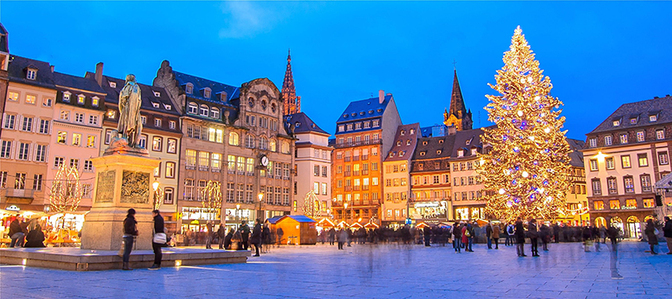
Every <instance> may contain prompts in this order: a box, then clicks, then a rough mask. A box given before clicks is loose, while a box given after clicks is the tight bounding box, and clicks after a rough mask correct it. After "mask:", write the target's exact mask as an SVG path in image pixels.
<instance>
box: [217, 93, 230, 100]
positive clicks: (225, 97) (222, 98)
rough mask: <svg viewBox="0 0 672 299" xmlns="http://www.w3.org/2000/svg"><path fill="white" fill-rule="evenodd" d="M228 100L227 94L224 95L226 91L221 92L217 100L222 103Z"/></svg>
mask: <svg viewBox="0 0 672 299" xmlns="http://www.w3.org/2000/svg"><path fill="white" fill-rule="evenodd" d="M228 98H229V94H227V93H226V91H222V92H220V93H219V100H220V101H222V102H226V100H227V99H228Z"/></svg>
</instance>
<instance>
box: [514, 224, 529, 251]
mask: <svg viewBox="0 0 672 299" xmlns="http://www.w3.org/2000/svg"><path fill="white" fill-rule="evenodd" d="M515 228H516V231H515V236H516V242H517V245H516V246H517V247H516V252H517V253H518V256H519V257H524V256H527V255H525V227H523V220H521V219H520V217H518V219H517V221H516V226H515Z"/></svg>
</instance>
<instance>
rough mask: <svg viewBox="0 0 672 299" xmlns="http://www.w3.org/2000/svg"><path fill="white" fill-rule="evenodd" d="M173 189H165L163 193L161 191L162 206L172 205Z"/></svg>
mask: <svg viewBox="0 0 672 299" xmlns="http://www.w3.org/2000/svg"><path fill="white" fill-rule="evenodd" d="M174 192H175V191H173V188H166V189H165V191H163V204H166V205H172V204H173V196H174V195H173V193H174Z"/></svg>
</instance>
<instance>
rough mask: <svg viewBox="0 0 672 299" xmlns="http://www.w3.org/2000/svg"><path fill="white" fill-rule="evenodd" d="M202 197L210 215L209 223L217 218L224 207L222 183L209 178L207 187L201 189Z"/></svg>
mask: <svg viewBox="0 0 672 299" xmlns="http://www.w3.org/2000/svg"><path fill="white" fill-rule="evenodd" d="M201 198H202V199H203V201H202V204H203V209H204V210H205V212H206V213H207V215H208V223H210V220H211V219H215V218H216V217H217V212H218V211H220V210H221V209H222V184H221V183H220V182H215V181H213V180H209V181H208V183H207V184H206V185H205V188H203V189H202V190H201Z"/></svg>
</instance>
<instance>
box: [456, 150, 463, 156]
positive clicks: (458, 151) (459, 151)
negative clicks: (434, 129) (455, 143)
mask: <svg viewBox="0 0 672 299" xmlns="http://www.w3.org/2000/svg"><path fill="white" fill-rule="evenodd" d="M457 156H458V157H464V150H462V149H461V150H457Z"/></svg>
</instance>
